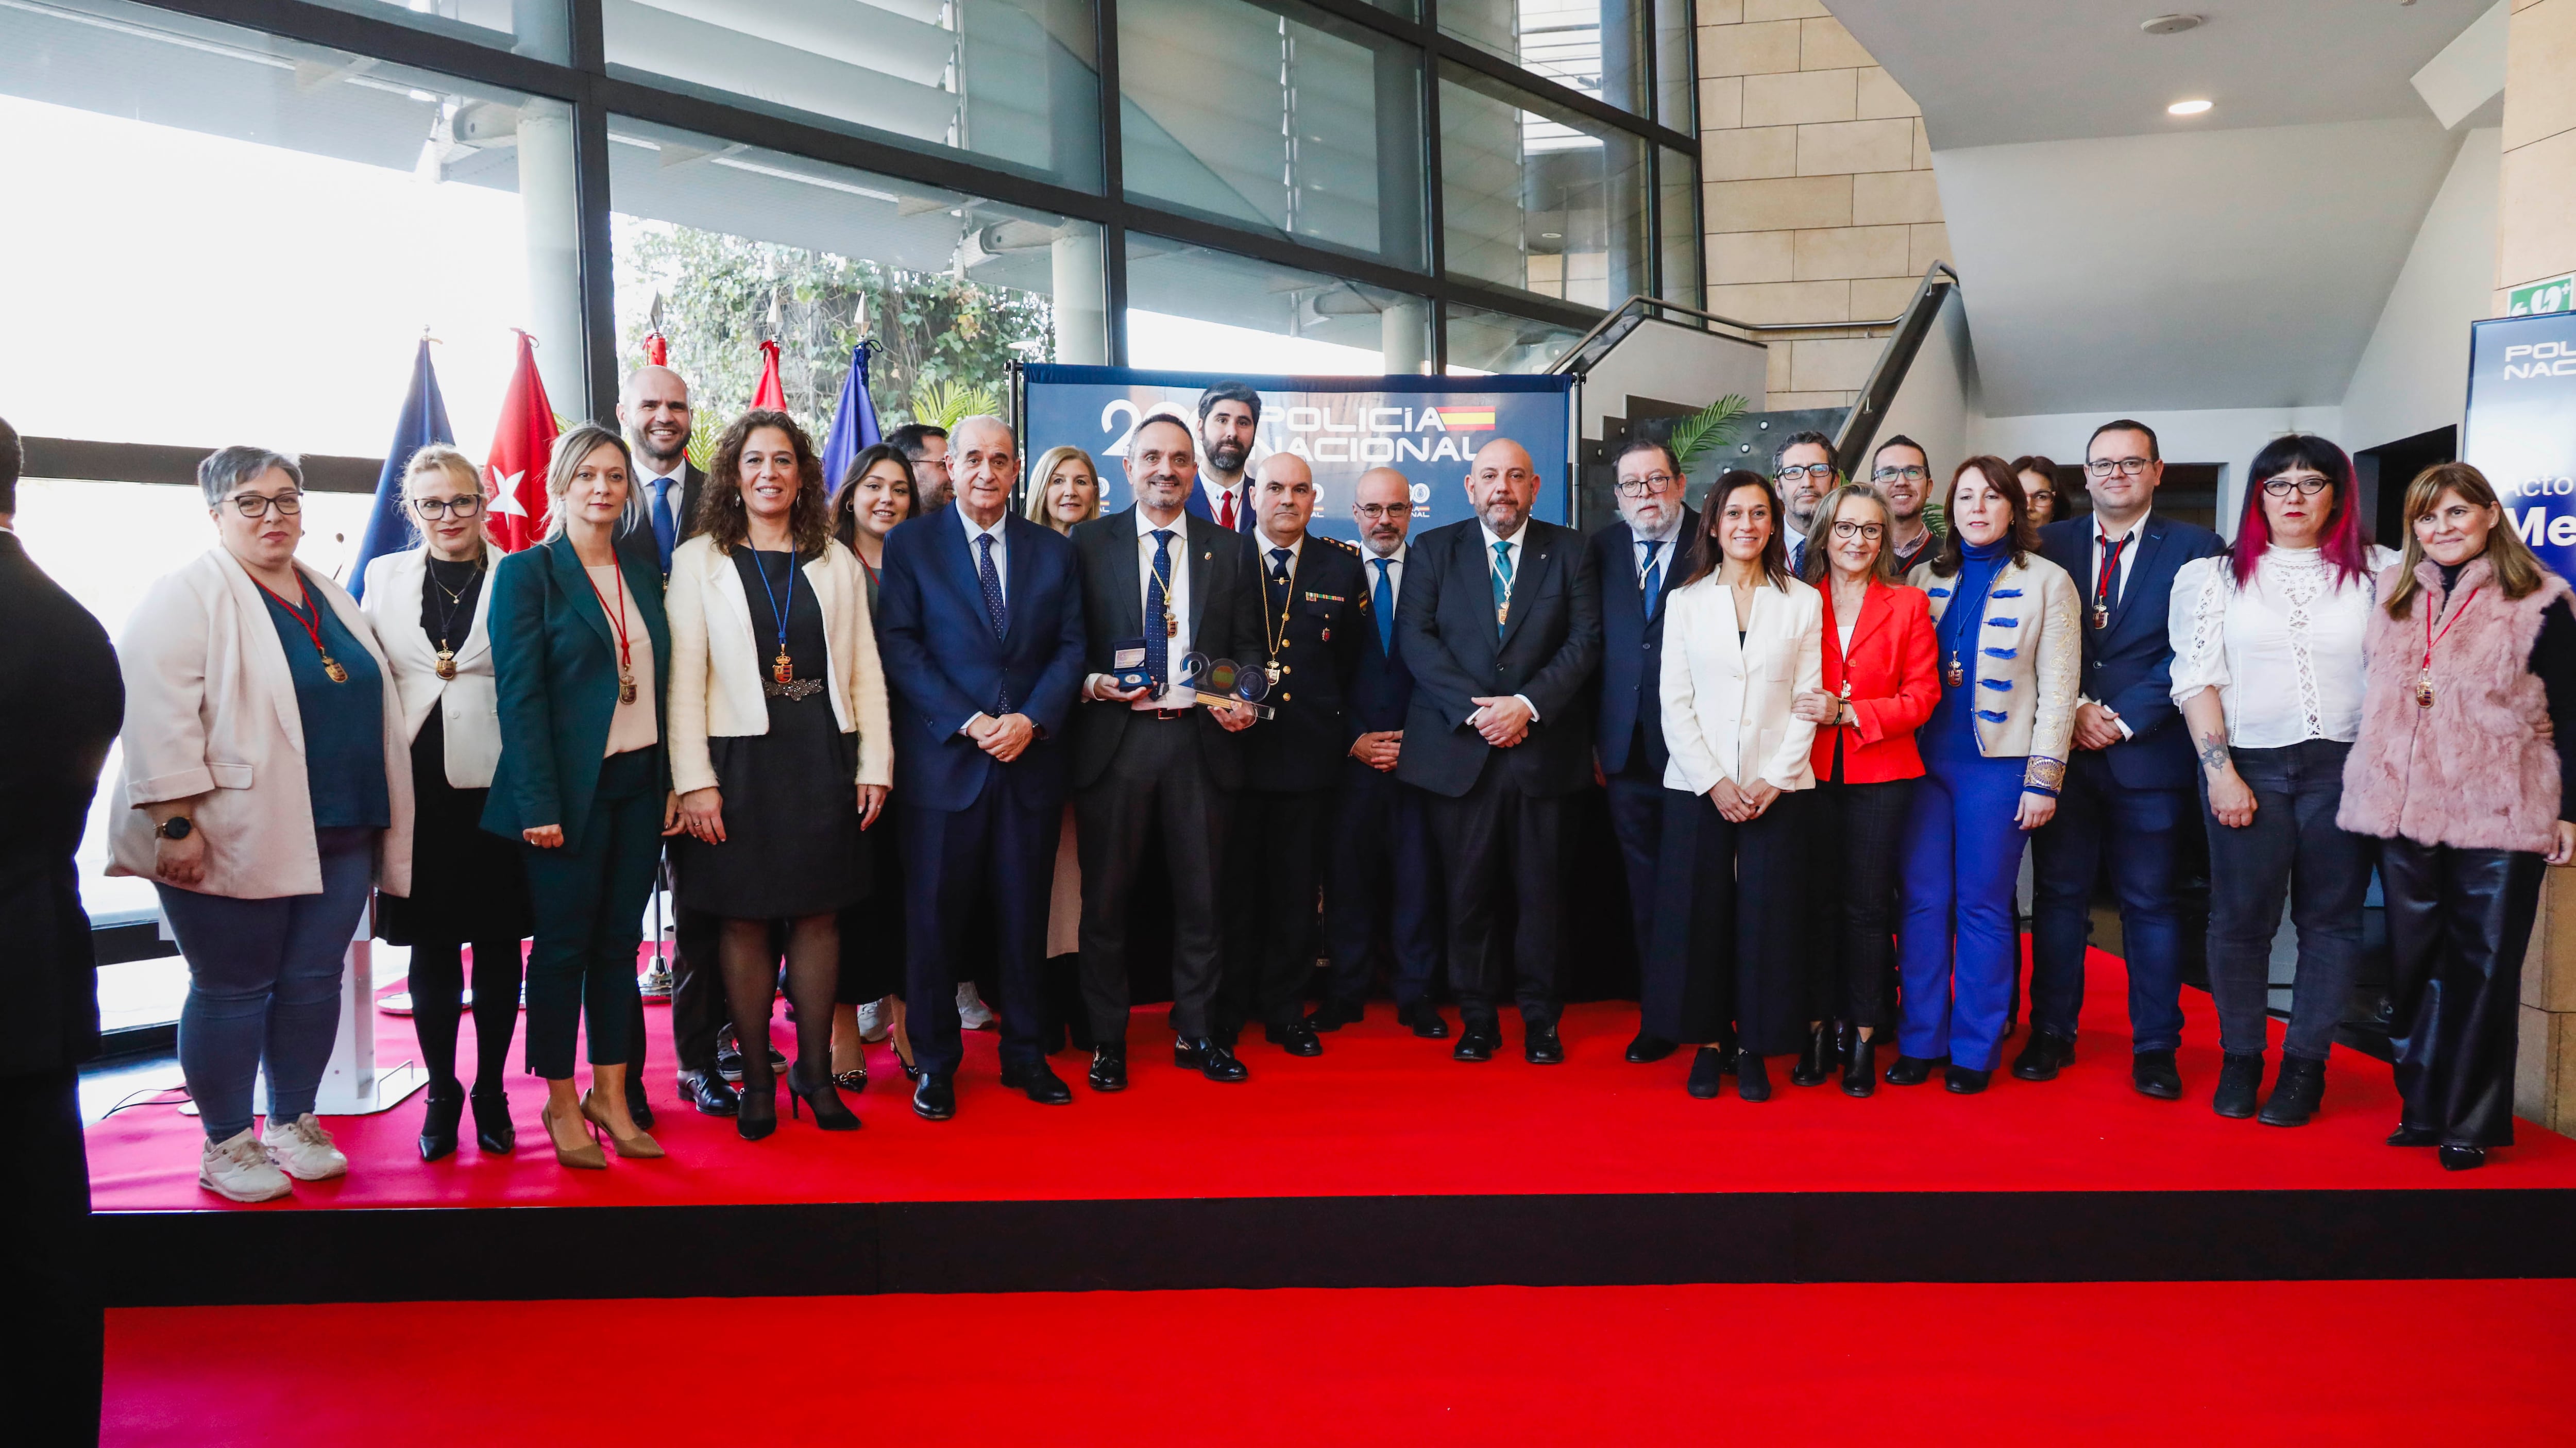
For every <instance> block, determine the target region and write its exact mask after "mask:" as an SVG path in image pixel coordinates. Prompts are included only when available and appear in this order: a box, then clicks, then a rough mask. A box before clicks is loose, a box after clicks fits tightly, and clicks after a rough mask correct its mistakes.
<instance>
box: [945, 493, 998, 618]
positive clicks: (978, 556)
mask: <svg viewBox="0 0 2576 1448" xmlns="http://www.w3.org/2000/svg"><path fill="white" fill-rule="evenodd" d="M956 511H957V525H958V526H959V527H961V528H964V529H965V530H966V566H967V567H968V568H970V569H972V570H974V573H975V576H976V578H977V579H978V580H980V579H982V577H983V576H984V557H983V552H982V550H981V549H980V548H979V547H978V546H977V544H976V542H975V540H976V539H978V538H990V539H992V540H993V572H994V574H995V575H996V576H997V577H999V579H1000V580H1001V585H1002V602H1003V604H1004V605H1005V606H1008V605H1009V603H1010V601H1011V540H1010V536H1009V535H1008V534H1007V533H1005V532H1004V531H1003V526H1004V525H1005V524H1007V523H1009V522H1010V521H1011V510H1010V509H1008V508H1004V509H1003V510H1002V516H1000V517H998V518H995V519H994V520H993V526H992V527H990V528H978V527H976V526H975V520H974V519H972V518H969V517H967V516H966V509H965V507H964V505H962V504H961V505H959V506H958V508H957V510H956ZM976 587H977V592H976V595H975V596H976V597H977V598H979V599H980V598H982V597H983V592H982V584H981V583H980V582H978V584H977V585H976Z"/></svg>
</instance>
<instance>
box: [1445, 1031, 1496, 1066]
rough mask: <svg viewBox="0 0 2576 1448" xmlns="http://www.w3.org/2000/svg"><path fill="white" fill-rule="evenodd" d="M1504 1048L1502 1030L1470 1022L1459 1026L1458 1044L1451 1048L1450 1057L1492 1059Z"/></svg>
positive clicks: (1468, 1059)
mask: <svg viewBox="0 0 2576 1448" xmlns="http://www.w3.org/2000/svg"><path fill="white" fill-rule="evenodd" d="M1502 1048H1503V1037H1502V1033H1501V1032H1500V1031H1497V1030H1495V1029H1494V1028H1493V1027H1491V1026H1479V1025H1477V1024H1475V1023H1474V1022H1469V1023H1466V1024H1463V1025H1461V1026H1460V1027H1459V1028H1458V1044H1457V1045H1456V1046H1454V1047H1452V1048H1451V1049H1450V1052H1449V1059H1450V1060H1453V1061H1490V1060H1492V1059H1494V1053H1495V1052H1496V1051H1499V1050H1501V1049H1502Z"/></svg>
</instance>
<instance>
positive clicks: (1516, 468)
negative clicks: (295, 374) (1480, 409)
mask: <svg viewBox="0 0 2576 1448" xmlns="http://www.w3.org/2000/svg"><path fill="white" fill-rule="evenodd" d="M1538 489H1539V477H1538V470H1537V468H1536V466H1535V465H1534V464H1532V463H1531V461H1530V455H1529V453H1528V452H1527V451H1526V450H1524V449H1523V448H1522V447H1521V445H1520V444H1518V443H1516V442H1513V441H1512V440H1511V439H1509V438H1496V439H1495V440H1494V441H1492V442H1489V443H1487V444H1485V446H1484V447H1483V448H1482V449H1480V450H1478V452H1477V453H1476V459H1475V462H1474V464H1473V465H1472V466H1471V467H1470V468H1469V470H1468V473H1467V497H1468V500H1469V501H1470V502H1471V503H1472V504H1473V505H1474V507H1475V510H1476V516H1475V517H1474V518H1472V519H1469V520H1468V521H1466V522H1462V523H1451V524H1449V525H1447V526H1446V527H1441V528H1434V529H1432V530H1431V531H1430V532H1429V533H1427V534H1425V535H1424V536H1423V538H1422V541H1421V542H1420V543H1419V544H1418V545H1416V547H1415V548H1414V550H1413V551H1414V555H1415V562H1416V567H1415V568H1414V570H1413V576H1412V577H1411V578H1409V579H1407V580H1405V587H1404V599H1403V602H1402V603H1401V605H1400V606H1399V607H1398V609H1397V612H1396V625H1395V627H1396V638H1397V647H1398V648H1400V649H1402V650H1403V651H1404V662H1405V667H1407V668H1409V669H1411V670H1412V671H1413V680H1414V690H1413V706H1412V708H1411V710H1410V711H1409V712H1408V714H1407V715H1406V718H1405V725H1404V740H1405V742H1404V757H1403V759H1402V760H1401V761H1400V762H1398V763H1397V765H1396V771H1395V772H1396V778H1398V779H1401V780H1404V781H1405V782H1407V783H1409V784H1414V785H1419V786H1420V787H1421V788H1423V789H1424V790H1426V791H1428V792H1429V793H1430V794H1431V796H1432V800H1431V833H1432V838H1433V839H1434V840H1435V841H1436V842H1437V843H1438V845H1439V850H1440V870H1441V874H1442V876H1443V878H1444V879H1445V881H1446V882H1447V886H1448V905H1449V971H1450V975H1451V978H1452V980H1453V981H1454V982H1455V984H1456V986H1457V989H1458V1013H1459V1016H1460V1018H1461V1028H1460V1030H1459V1033H1458V1045H1457V1048H1456V1049H1455V1050H1454V1051H1453V1052H1452V1053H1451V1054H1453V1055H1454V1056H1455V1057H1456V1058H1457V1059H1459V1060H1461V1061H1490V1060H1492V1059H1493V1056H1494V1052H1495V1051H1497V1050H1499V1049H1500V1048H1501V1044H1502V1034H1501V1029H1500V1027H1499V1026H1498V1025H1497V1024H1496V1021H1495V998H1496V997H1497V996H1498V995H1499V994H1500V993H1501V990H1502V987H1503V979H1502V976H1503V960H1504V958H1505V956H1504V951H1503V948H1502V945H1501V942H1500V941H1498V940H1497V939H1496V938H1495V937H1496V934H1497V931H1496V921H1495V917H1496V915H1497V914H1498V912H1499V908H1500V906H1501V905H1502V903H1503V900H1504V899H1505V898H1506V896H1508V897H1509V898H1510V899H1511V900H1512V902H1513V904H1514V905H1515V906H1516V907H1517V910H1518V912H1519V922H1518V926H1517V929H1516V930H1515V932H1514V935H1513V939H1512V944H1511V949H1510V956H1509V958H1510V960H1511V963H1512V969H1513V971H1514V972H1515V973H1516V974H1517V976H1518V983H1517V989H1516V990H1515V992H1514V994H1515V996H1516V997H1517V999H1518V1000H1519V1003H1520V1008H1521V1020H1522V1022H1523V1023H1524V1024H1525V1025H1526V1027H1527V1031H1528V1034H1527V1036H1526V1037H1525V1039H1524V1043H1523V1047H1522V1050H1523V1054H1524V1055H1525V1056H1526V1057H1527V1058H1528V1059H1529V1060H1530V1062H1531V1063H1533V1064H1535V1065H1553V1064H1555V1063H1557V1062H1560V1061H1563V1060H1564V1059H1565V1047H1564V1045H1563V1043H1562V1042H1561V1041H1559V1040H1558V1038H1557V1033H1556V1021H1557V1015H1558V1013H1559V1002H1558V1000H1557V993H1556V963H1557V955H1558V953H1559V951H1560V949H1561V948H1562V946H1563V941H1562V939H1561V938H1560V937H1561V934H1562V922H1563V913H1562V910H1563V904H1564V899H1563V897H1564V887H1565V860H1564V857H1563V853H1562V850H1561V848H1560V843H1561V830H1560V828H1559V825H1560V819H1561V816H1562V815H1563V813H1564V805H1565V797H1566V796H1567V795H1570V794H1573V793H1575V792H1577V791H1579V790H1581V789H1583V788H1584V787H1586V786H1587V785H1589V784H1591V783H1592V731H1591V727H1590V720H1589V719H1588V718H1586V714H1587V711H1588V709H1589V706H1590V702H1591V701H1590V699H1589V698H1588V697H1587V696H1588V694H1589V693H1590V687H1589V686H1590V684H1591V682H1592V670H1593V666H1594V665H1596V664H1598V663H1599V662H1600V660H1601V613H1600V608H1599V599H1600V594H1599V592H1598V591H1597V590H1596V589H1595V588H1594V587H1593V583H1592V558H1591V554H1590V553H1589V552H1588V551H1587V550H1586V549H1585V548H1584V546H1583V538H1582V536H1581V535H1579V534H1577V533H1576V532H1575V531H1574V530H1573V529H1571V528H1560V527H1558V526H1556V525H1555V524H1553V523H1541V522H1538V521H1536V520H1534V519H1532V518H1531V517H1530V509H1531V507H1532V506H1533V505H1535V504H1536V503H1537V501H1538Z"/></svg>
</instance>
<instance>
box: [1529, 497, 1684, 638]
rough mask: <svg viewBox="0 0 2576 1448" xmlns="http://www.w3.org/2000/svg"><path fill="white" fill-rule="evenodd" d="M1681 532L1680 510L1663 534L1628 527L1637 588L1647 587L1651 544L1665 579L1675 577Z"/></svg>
mask: <svg viewBox="0 0 2576 1448" xmlns="http://www.w3.org/2000/svg"><path fill="white" fill-rule="evenodd" d="M1681 531H1682V515H1681V510H1680V509H1678V508H1676V509H1674V510H1673V516H1672V521H1671V522H1668V523H1666V524H1665V525H1664V531H1662V532H1661V533H1640V532H1638V531H1637V525H1636V524H1634V523H1631V524H1629V525H1628V532H1629V534H1630V535H1631V541H1630V543H1629V544H1628V551H1629V553H1630V554H1631V555H1632V556H1631V558H1630V560H1629V561H1630V562H1632V563H1634V564H1635V565H1636V566H1637V586H1638V587H1639V588H1644V587H1645V586H1646V567H1647V557H1646V545H1647V544H1649V543H1653V544H1656V545H1659V546H1657V547H1656V549H1655V552H1654V565H1655V566H1656V567H1658V568H1661V569H1662V570H1663V577H1665V578H1666V579H1670V578H1671V577H1672V576H1673V547H1674V545H1675V544H1676V543H1678V542H1680V541H1681ZM1485 546H1487V547H1489V548H1490V547H1492V546H1493V544H1492V541H1491V540H1490V539H1489V540H1487V543H1486V545H1485ZM1513 561H1514V562H1518V561H1519V560H1518V559H1517V558H1516V559H1514V560H1513ZM1654 607H1655V602H1654V600H1653V599H1648V600H1646V609H1647V611H1648V612H1650V613H1651V612H1653V611H1654Z"/></svg>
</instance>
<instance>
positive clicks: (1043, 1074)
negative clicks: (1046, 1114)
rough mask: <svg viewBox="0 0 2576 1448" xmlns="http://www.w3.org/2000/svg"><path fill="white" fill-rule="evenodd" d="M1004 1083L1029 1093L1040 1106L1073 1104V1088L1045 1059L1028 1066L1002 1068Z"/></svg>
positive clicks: (1015, 1089)
mask: <svg viewBox="0 0 2576 1448" xmlns="http://www.w3.org/2000/svg"><path fill="white" fill-rule="evenodd" d="M1002 1084H1003V1085H1005V1086H1008V1087H1009V1088H1011V1089H1012V1090H1014V1091H1025V1092H1027V1093H1029V1099H1030V1100H1031V1101H1034V1102H1036V1103H1037V1104H1039V1105H1040V1106H1071V1105H1072V1104H1073V1088H1072V1087H1070V1086H1067V1085H1066V1084H1064V1078H1063V1077H1061V1076H1058V1075H1057V1074H1056V1073H1055V1070H1054V1068H1053V1067H1051V1066H1049V1065H1047V1063H1046V1062H1044V1061H1035V1062H1031V1063H1030V1064H1028V1065H1026V1066H1019V1067H1012V1066H1005V1067H1003V1068H1002Z"/></svg>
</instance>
